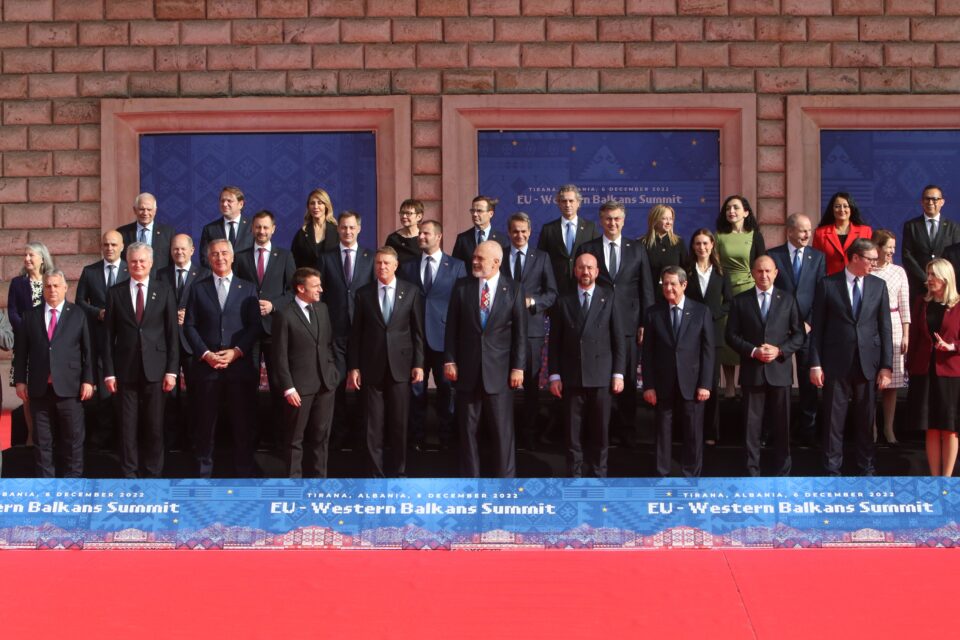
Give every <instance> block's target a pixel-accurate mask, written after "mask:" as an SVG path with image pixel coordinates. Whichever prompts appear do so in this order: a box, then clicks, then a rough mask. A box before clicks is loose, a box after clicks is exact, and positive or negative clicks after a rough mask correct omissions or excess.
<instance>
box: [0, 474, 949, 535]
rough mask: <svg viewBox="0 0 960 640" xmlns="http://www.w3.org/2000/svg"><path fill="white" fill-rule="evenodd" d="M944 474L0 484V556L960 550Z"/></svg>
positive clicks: (38, 482)
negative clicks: (105, 551) (69, 551)
mask: <svg viewBox="0 0 960 640" xmlns="http://www.w3.org/2000/svg"><path fill="white" fill-rule="evenodd" d="M958 489H960V480H956V479H952V478H926V477H924V478H921V477H890V478H880V477H875V478H759V479H758V478H753V479H751V478H701V479H678V478H670V479H662V480H661V479H645V478H611V479H605V480H592V479H583V480H572V479H562V478H548V479H543V478H526V479H516V480H493V479H409V480H406V479H405V480H363V479H330V480H322V481H313V480H279V479H269V480H266V479H265V480H213V481H211V480H146V481H124V480H18V479H7V480H2V481H0V550H2V549H45V548H78V549H79V548H86V549H98V548H113V549H121V548H132V549H147V548H183V549H194V548H220V549H225V548H240V549H249V548H260V549H284V548H329V549H397V548H408V549H423V548H445V549H456V548H463V549H479V548H494V549H496V548H540V549H543V548H598V549H599V548H607V549H611V548H615V549H643V548H658V547H720V548H723V547H728V548H736V547H805V546H808V547H829V546H847V547H848V546H879V545H889V546H949V547H953V546H960V530H958V528H957V521H958V516H960V493H958Z"/></svg>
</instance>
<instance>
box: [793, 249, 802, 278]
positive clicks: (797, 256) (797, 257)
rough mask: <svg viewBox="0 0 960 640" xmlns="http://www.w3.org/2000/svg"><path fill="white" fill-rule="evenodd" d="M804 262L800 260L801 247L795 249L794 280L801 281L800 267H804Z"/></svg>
mask: <svg viewBox="0 0 960 640" xmlns="http://www.w3.org/2000/svg"><path fill="white" fill-rule="evenodd" d="M801 265H802V263H801V262H800V249H794V251H793V281H794V282H800V269H801V268H802V266H801Z"/></svg>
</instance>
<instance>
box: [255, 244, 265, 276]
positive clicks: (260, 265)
mask: <svg viewBox="0 0 960 640" xmlns="http://www.w3.org/2000/svg"><path fill="white" fill-rule="evenodd" d="M258 251H259V252H260V255H258V256H257V284H263V252H264V251H266V249H264V248H263V247H260V248H259V249H258Z"/></svg>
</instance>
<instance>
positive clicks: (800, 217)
mask: <svg viewBox="0 0 960 640" xmlns="http://www.w3.org/2000/svg"><path fill="white" fill-rule="evenodd" d="M812 229H813V227H812V225H811V223H810V218H808V217H807V216H805V215H804V214H802V213H793V214H791V215H790V216H788V217H787V242H786V244H782V245H780V246H778V247H773V248H772V249H770V250H769V251H768V252H767V255H769V256H770V257H771V258H773V263H774V265H775V266H776V268H777V279H776V281H775V282H774V286H775V287H776V288H777V289H778V290H779V291H782V292H783V293H786V294H787V295H789V296H792V297H793V299H794V300H796V301H797V310H798V311H799V313H800V321H801V322H802V323H803V330H804V340H803V346H802V347H801V348H800V349H799V350H798V351H797V352H796V362H797V388H798V391H799V392H800V394H799V395H800V397H799V403H798V405H799V406H798V407H797V413H798V414H799V415H798V419H797V422H796V423H795V424H794V429H793V434H794V437H795V438H796V440H797V441H798V442H799V443H801V444H803V445H806V446H812V445H813V443H814V441H815V439H816V438H815V436H816V430H817V406H818V404H819V400H818V398H817V395H818V394H817V388H816V387H815V386H814V385H812V384H811V383H810V329H811V327H812V325H811V322H812V321H813V297H814V294H815V293H816V291H817V283H819V282H820V281H821V280H823V278H824V277H826V275H827V260H826V257H825V256H824V255H823V252H821V251H819V250H817V249H814V248H813V247H811V246H810V239H811V238H812V237H813V232H812Z"/></svg>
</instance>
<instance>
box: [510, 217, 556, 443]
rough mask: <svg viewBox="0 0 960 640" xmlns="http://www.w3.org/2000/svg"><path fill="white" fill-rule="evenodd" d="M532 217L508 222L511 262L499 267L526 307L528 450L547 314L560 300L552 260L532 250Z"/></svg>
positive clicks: (525, 425)
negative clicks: (520, 289) (518, 288)
mask: <svg viewBox="0 0 960 640" xmlns="http://www.w3.org/2000/svg"><path fill="white" fill-rule="evenodd" d="M530 231H531V225H530V216H528V215H527V214H526V213H524V212H522V211H520V212H518V213H515V214H513V215H512V216H510V219H509V220H508V221H507V233H508V234H509V236H510V244H511V246H510V253H509V259H507V260H504V261H503V263H502V264H501V265H500V271H501V273H502V274H503V275H504V276H506V277H507V278H510V279H512V280H514V281H515V282H518V283H520V285H521V286H522V287H523V296H524V300H523V304H524V307H525V308H526V310H527V362H526V365H525V366H524V368H523V413H522V420H521V421H520V424H521V425H523V427H522V428H521V429H520V435H521V441H522V442H523V444H524V446H526V448H528V449H532V448H533V446H534V440H535V438H534V434H535V433H536V431H537V429H538V426H537V425H538V423H539V420H538V414H539V412H540V409H539V407H540V403H539V396H540V369H541V365H542V360H543V346H544V340H545V338H546V335H547V331H546V326H545V323H546V314H547V312H548V311H549V310H550V308H551V307H552V306H553V304H554V302H556V300H557V283H556V280H555V279H554V277H553V267H552V266H551V265H550V256H548V255H547V254H546V253H544V252H543V251H538V250H537V249H534V248H533V247H531V246H530V245H529V244H528V242H529V240H530Z"/></svg>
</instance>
